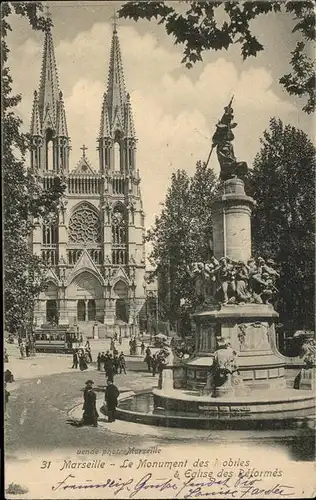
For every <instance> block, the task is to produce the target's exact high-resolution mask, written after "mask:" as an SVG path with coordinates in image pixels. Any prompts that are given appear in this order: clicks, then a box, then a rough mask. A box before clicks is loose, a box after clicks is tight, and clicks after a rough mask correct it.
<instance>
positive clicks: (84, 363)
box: [78, 350, 88, 371]
mask: <svg viewBox="0 0 316 500" xmlns="http://www.w3.org/2000/svg"><path fill="white" fill-rule="evenodd" d="M78 358H79V368H80V370H81V371H84V370H87V369H88V365H87V361H86V356H85V353H84V352H83V351H82V350H80V351H79V353H78Z"/></svg>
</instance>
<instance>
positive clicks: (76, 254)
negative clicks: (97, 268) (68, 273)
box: [68, 249, 82, 266]
mask: <svg viewBox="0 0 316 500" xmlns="http://www.w3.org/2000/svg"><path fill="white" fill-rule="evenodd" d="M81 254H82V250H79V249H74V250H68V264H69V265H70V266H74V265H75V264H76V262H77V261H78V260H79V259H80V256H81Z"/></svg>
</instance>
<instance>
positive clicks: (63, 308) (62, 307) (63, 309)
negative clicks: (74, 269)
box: [59, 256, 67, 321]
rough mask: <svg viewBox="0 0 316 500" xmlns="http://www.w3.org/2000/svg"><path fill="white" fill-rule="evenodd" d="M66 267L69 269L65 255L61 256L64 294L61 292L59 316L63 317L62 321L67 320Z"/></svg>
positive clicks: (61, 276)
mask: <svg viewBox="0 0 316 500" xmlns="http://www.w3.org/2000/svg"><path fill="white" fill-rule="evenodd" d="M66 269H67V263H66V261H65V259H64V257H63V256H61V257H60V259H59V273H60V280H61V292H62V294H61V300H60V305H59V318H61V320H62V321H65V315H66V304H65V301H66V298H65V289H66V287H65V281H66ZM60 313H61V314H60Z"/></svg>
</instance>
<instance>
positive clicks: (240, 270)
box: [122, 101, 315, 426]
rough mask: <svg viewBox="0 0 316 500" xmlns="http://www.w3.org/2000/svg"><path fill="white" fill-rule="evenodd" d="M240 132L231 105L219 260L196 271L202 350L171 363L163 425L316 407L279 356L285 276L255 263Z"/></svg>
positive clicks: (223, 141)
mask: <svg viewBox="0 0 316 500" xmlns="http://www.w3.org/2000/svg"><path fill="white" fill-rule="evenodd" d="M236 126H237V124H236V123H235V122H234V116H233V109H232V101H231V102H230V103H229V105H228V106H227V107H226V108H225V112H224V114H223V116H222V118H221V120H220V121H219V123H218V124H217V126H216V132H215V134H214V136H213V148H216V149H217V156H218V160H219V163H220V168H221V171H220V186H219V190H218V194H217V196H216V197H215V199H214V200H213V203H212V206H211V207H210V210H211V211H212V219H213V256H212V258H211V259H210V260H209V261H208V262H196V263H193V264H192V266H191V267H190V272H191V275H192V276H193V277H194V280H195V284H196V286H195V292H196V301H197V304H198V306H197V309H196V312H195V314H194V315H193V319H194V321H195V323H196V326H197V328H196V336H195V351H194V354H193V355H192V356H190V357H189V358H188V359H186V360H183V359H182V360H180V361H176V360H174V359H173V360H172V364H171V363H170V362H168V364H167V366H166V369H167V370H168V376H166V377H164V376H162V384H161V387H159V388H158V389H153V401H154V411H153V415H155V413H158V414H160V415H161V414H164V415H165V416H166V423H165V424H163V423H161V422H159V423H158V425H181V423H179V422H177V416H178V417H179V419H180V420H181V421H182V424H183V423H184V419H186V420H187V421H186V423H185V426H188V425H192V426H200V425H201V421H203V422H204V423H208V422H211V421H214V420H217V421H224V420H229V419H231V420H232V419H235V420H236V419H243V420H245V419H246V420H248V421H249V422H250V421H256V420H258V419H259V420H261V421H262V420H265V421H266V422H269V421H270V419H272V420H273V419H274V420H278V419H279V420H280V419H284V418H293V416H298V417H303V416H308V415H310V414H312V412H313V409H314V408H315V394H314V391H313V390H303V389H302V387H298V388H296V389H294V387H293V383H292V386H290V387H289V386H288V384H287V382H286V378H285V366H286V362H287V358H286V357H285V356H283V355H282V354H280V353H279V352H278V350H277V346H276V335H275V321H276V319H277V318H278V314H277V312H276V311H275V309H274V307H273V298H274V295H275V294H276V293H277V288H276V286H275V284H276V280H277V278H278V276H279V274H278V271H277V269H276V265H275V263H274V262H273V261H272V260H271V259H263V258H262V257H260V256H259V257H254V256H252V252H251V224H250V218H251V211H252V208H253V206H254V205H255V201H254V200H253V199H252V198H251V197H250V196H248V195H247V194H246V193H245V188H244V180H245V178H246V176H247V172H248V167H247V164H246V163H245V162H240V161H238V160H237V159H236V157H235V153H234V148H233V144H232V141H233V139H234V134H233V132H232V130H233V129H234V128H235V127H236ZM171 370H172V372H173V380H171V375H170V374H171ZM166 375H167V374H166ZM123 407H125V408H128V405H126V404H123ZM122 411H123V410H122ZM123 418H124V416H123ZM190 418H191V423H190V422H189V420H190ZM147 420H148V419H147ZM171 421H172V422H174V423H171ZM147 423H148V422H147Z"/></svg>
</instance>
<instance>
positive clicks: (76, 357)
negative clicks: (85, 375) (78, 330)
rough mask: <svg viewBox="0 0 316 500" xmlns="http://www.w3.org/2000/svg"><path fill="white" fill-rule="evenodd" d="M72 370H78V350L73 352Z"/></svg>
mask: <svg viewBox="0 0 316 500" xmlns="http://www.w3.org/2000/svg"><path fill="white" fill-rule="evenodd" d="M71 368H78V350H77V349H74V350H73V352H72V367H71Z"/></svg>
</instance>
